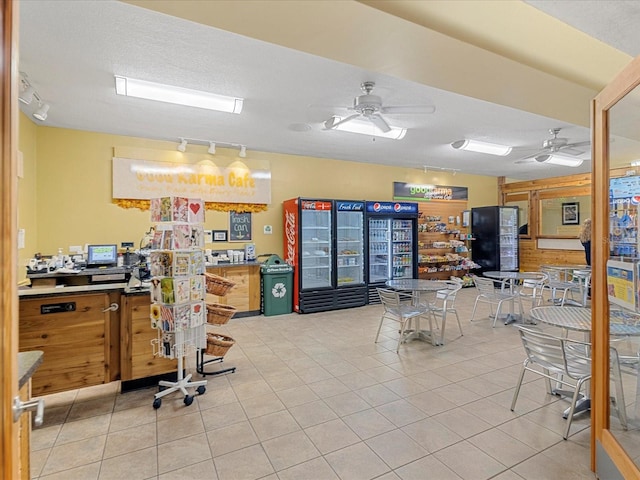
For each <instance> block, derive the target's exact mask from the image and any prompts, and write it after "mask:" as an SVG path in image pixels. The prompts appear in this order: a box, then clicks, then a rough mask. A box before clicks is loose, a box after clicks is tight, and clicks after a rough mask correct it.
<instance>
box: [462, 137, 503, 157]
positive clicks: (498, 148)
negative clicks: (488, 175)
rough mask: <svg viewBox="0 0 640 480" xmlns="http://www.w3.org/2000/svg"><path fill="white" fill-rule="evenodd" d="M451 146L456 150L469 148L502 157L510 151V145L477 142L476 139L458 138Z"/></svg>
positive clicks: (472, 150)
mask: <svg viewBox="0 0 640 480" xmlns="http://www.w3.org/2000/svg"><path fill="white" fill-rule="evenodd" d="M451 146H452V147H453V148H455V149H457V150H469V151H471V152H479V153H488V154H489V155H500V156H501V157H504V156H505V155H509V154H510V153H511V147H508V146H506V145H498V144H497V143H487V142H479V141H477V140H458V141H457V142H453V143H452V144H451Z"/></svg>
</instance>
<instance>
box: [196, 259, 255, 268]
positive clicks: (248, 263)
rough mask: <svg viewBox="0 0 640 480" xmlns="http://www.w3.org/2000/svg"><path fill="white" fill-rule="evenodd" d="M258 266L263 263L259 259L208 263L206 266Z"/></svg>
mask: <svg viewBox="0 0 640 480" xmlns="http://www.w3.org/2000/svg"><path fill="white" fill-rule="evenodd" d="M247 265H248V266H252V265H254V266H257V267H259V266H260V265H261V263H260V262H257V261H255V260H254V261H249V262H237V263H230V262H226V263H207V264H206V266H207V268H223V267H244V266H247Z"/></svg>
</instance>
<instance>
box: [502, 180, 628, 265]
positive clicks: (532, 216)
mask: <svg viewBox="0 0 640 480" xmlns="http://www.w3.org/2000/svg"><path fill="white" fill-rule="evenodd" d="M633 170H634V169H632V168H618V169H612V170H611V171H610V177H611V178H614V177H623V176H625V175H627V174H628V172H629V171H633ZM636 174H638V172H637V171H636ZM498 188H499V189H500V191H499V197H498V198H499V199H500V204H501V205H504V204H505V202H506V201H507V198H509V199H518V200H522V198H526V196H528V197H529V236H528V237H520V270H522V271H536V270H539V269H540V266H541V265H544V264H554V265H569V264H577V265H583V264H584V263H585V256H584V250H583V249H578V250H555V249H548V248H545V249H540V248H538V239H539V238H542V237H541V236H539V235H538V218H540V212H539V208H540V199H541V198H549V197H556V196H557V197H563V196H571V195H590V194H591V174H590V173H581V174H577V175H570V176H566V177H553V178H545V179H540V180H531V181H526V182H512V183H506V182H505V179H504V177H501V178H500V180H499V182H498ZM544 238H555V237H548V236H545V237H544ZM557 238H567V237H557ZM573 238H577V237H573Z"/></svg>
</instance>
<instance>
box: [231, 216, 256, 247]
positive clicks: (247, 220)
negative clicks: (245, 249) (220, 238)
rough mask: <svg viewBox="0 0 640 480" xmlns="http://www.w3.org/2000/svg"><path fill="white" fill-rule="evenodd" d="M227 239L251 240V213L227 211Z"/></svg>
mask: <svg viewBox="0 0 640 480" xmlns="http://www.w3.org/2000/svg"><path fill="white" fill-rule="evenodd" d="M229 240H230V241H232V242H249V241H251V213H250V212H247V213H237V212H233V211H231V212H229Z"/></svg>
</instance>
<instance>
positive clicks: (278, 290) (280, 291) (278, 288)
mask: <svg viewBox="0 0 640 480" xmlns="http://www.w3.org/2000/svg"><path fill="white" fill-rule="evenodd" d="M286 293H287V289H286V287H285V286H284V283H282V282H281V283H276V284H275V285H274V286H273V288H272V289H271V294H272V295H273V296H274V297H276V298H282V297H284V296H285V295H286Z"/></svg>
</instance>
